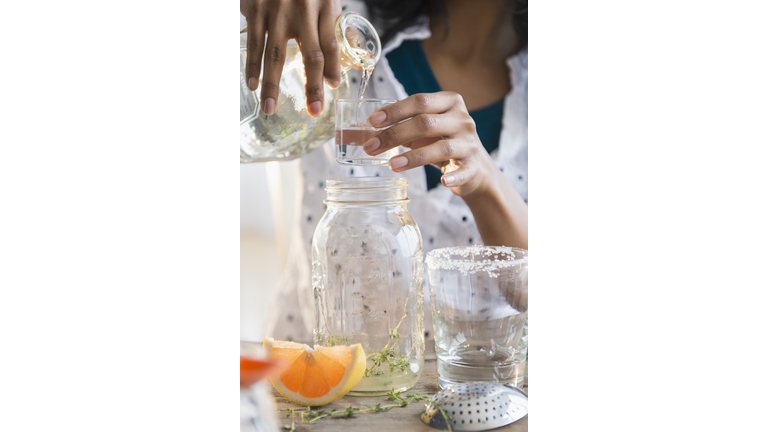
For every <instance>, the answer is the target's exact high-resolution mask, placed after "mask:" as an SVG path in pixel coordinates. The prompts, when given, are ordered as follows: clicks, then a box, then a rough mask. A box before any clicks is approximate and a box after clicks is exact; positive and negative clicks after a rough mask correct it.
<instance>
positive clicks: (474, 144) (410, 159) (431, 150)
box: [363, 92, 498, 199]
mask: <svg viewBox="0 0 768 432" xmlns="http://www.w3.org/2000/svg"><path fill="white" fill-rule="evenodd" d="M368 122H369V123H370V124H371V125H372V126H374V127H387V126H390V125H392V126H391V127H389V128H388V129H385V130H383V131H381V132H379V133H378V134H376V136H374V137H373V138H371V139H370V140H368V142H366V143H365V144H364V146H363V150H365V152H366V153H368V154H369V155H372V156H375V155H378V154H381V153H383V152H385V151H387V150H389V149H392V148H396V147H397V146H403V147H406V148H409V149H410V151H409V152H406V153H403V154H401V155H399V156H395V157H393V158H392V159H390V160H389V167H390V169H391V170H392V171H394V172H402V171H406V170H409V169H412V168H416V167H420V166H423V165H427V164H432V165H434V166H436V167H437V168H439V169H440V170H441V171H442V172H443V177H442V179H441V181H442V183H443V186H445V187H448V188H450V189H451V191H453V193H455V194H456V195H459V196H461V197H462V198H464V199H467V198H470V197H473V196H476V195H482V194H483V193H485V192H486V191H487V189H488V187H489V183H490V182H491V181H492V179H493V178H494V177H493V176H494V174H495V171H497V170H498V168H497V167H496V165H495V164H494V163H493V160H492V159H491V157H490V155H489V154H488V152H487V151H486V150H485V148H484V147H483V144H482V143H481V142H480V138H479V137H478V136H477V132H476V130H475V122H474V120H472V117H470V116H469V113H468V112H467V108H466V106H465V105H464V99H463V98H462V97H461V96H460V95H459V94H457V93H453V92H438V93H420V94H415V95H413V96H411V97H409V98H407V99H403V100H401V101H399V102H396V103H393V104H390V105H387V106H385V107H383V108H381V109H379V110H378V111H376V112H375V113H373V114H372V115H371V116H370V117H368ZM400 122H402V123H400Z"/></svg>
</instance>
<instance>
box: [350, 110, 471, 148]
mask: <svg viewBox="0 0 768 432" xmlns="http://www.w3.org/2000/svg"><path fill="white" fill-rule="evenodd" d="M451 120H452V117H451V116H448V115H439V114H418V115H416V116H415V117H413V118H411V119H410V120H406V121H404V122H402V123H399V124H396V125H394V126H392V127H390V128H387V129H384V130H383V131H381V132H379V133H377V134H376V135H375V136H373V137H372V138H371V139H370V140H368V142H366V143H365V144H363V150H365V152H366V153H368V154H369V155H377V154H380V153H383V152H385V151H387V150H389V149H393V148H395V147H397V146H401V145H404V144H406V143H408V142H410V141H413V140H416V139H419V138H428V137H441V136H446V135H453V134H454V133H455V132H457V128H456V122H453V121H451Z"/></svg>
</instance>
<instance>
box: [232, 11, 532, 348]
mask: <svg viewBox="0 0 768 432" xmlns="http://www.w3.org/2000/svg"><path fill="white" fill-rule="evenodd" d="M240 9H241V13H242V14H243V15H244V16H245V18H246V20H247V23H248V37H249V40H248V59H249V63H248V66H247V69H246V79H247V82H248V84H249V87H251V89H255V88H256V84H257V82H258V78H259V77H258V73H259V70H260V67H261V60H262V53H264V56H263V58H264V76H263V78H262V92H261V95H260V97H261V107H262V110H263V111H264V112H265V113H266V114H268V115H269V114H272V113H273V112H274V109H275V107H276V100H277V97H278V86H277V85H278V83H279V80H280V73H281V71H282V67H283V62H284V59H285V46H286V43H287V40H288V39H290V38H295V39H296V40H297V42H298V43H299V45H300V48H301V52H302V56H303V58H304V64H305V68H306V76H307V85H306V96H307V110H308V111H309V113H310V115H314V116H317V115H319V114H320V113H321V112H322V110H323V109H325V108H326V107H324V106H323V82H326V83H327V84H328V85H330V86H332V87H335V86H338V84H339V82H340V77H341V75H340V71H339V62H340V61H339V51H338V46H337V44H336V39H335V36H334V33H333V31H334V28H333V26H334V23H335V21H336V18H337V17H338V16H339V15H340V14H341V13H342V11H355V12H358V13H360V14H362V15H364V16H367V17H368V18H369V19H370V20H371V21H372V22H373V23H374V25H376V26H377V28H378V29H379V34H380V35H382V44H383V46H384V48H383V54H382V57H381V60H380V62H379V64H378V65H377V66H376V69H375V70H374V72H373V77H372V79H371V82H370V84H369V87H368V90H367V92H366V97H372V98H381V99H396V100H399V102H397V103H394V104H391V105H388V106H386V107H384V108H382V109H381V110H379V111H377V112H376V113H374V114H373V115H371V117H369V122H370V123H371V124H373V125H374V126H379V127H384V126H390V125H393V126H392V127H390V128H389V129H387V130H386V131H383V132H382V133H380V134H378V135H377V136H376V137H374V138H372V139H371V140H370V141H368V142H367V143H365V145H364V147H363V148H364V150H365V151H366V152H367V153H368V154H371V155H377V154H380V153H382V152H384V151H386V150H388V149H390V148H394V147H396V146H403V147H406V148H408V149H409V150H410V151H407V152H405V153H403V154H401V155H399V156H395V157H393V158H392V159H391V160H390V161H389V167H388V168H381V167H347V166H342V165H338V164H336V162H335V159H334V156H333V152H332V151H331V149H330V148H327V147H328V146H325V147H323V148H321V149H318V150H316V151H314V152H312V153H310V154H308V155H306V156H304V157H303V158H302V159H301V160H300V164H301V176H302V178H301V179H300V181H299V184H302V185H303V188H302V194H301V199H302V211H303V214H302V216H301V218H300V221H299V222H298V223H299V225H300V226H299V227H296V230H295V231H294V232H295V233H297V235H295V236H294V239H293V240H294V241H293V243H292V245H291V248H290V252H289V255H290V257H289V262H290V263H291V264H290V265H291V266H292V267H291V268H289V269H288V270H289V271H287V272H286V274H285V275H284V277H283V278H282V281H281V285H282V286H281V289H280V293H279V295H278V298H277V300H276V304H275V307H272V308H271V309H270V310H271V312H270V316H269V317H268V319H267V323H266V328H265V333H266V334H267V335H269V336H272V337H275V338H277V339H284V340H296V341H301V342H311V340H312V336H311V335H312V333H311V331H312V322H313V316H314V315H313V314H314V312H313V304H312V301H313V299H312V288H311V276H310V268H311V267H310V265H311V263H310V258H309V257H310V254H309V247H310V245H311V241H312V234H313V233H314V229H315V227H316V225H317V222H318V221H319V219H320V217H321V216H322V215H323V213H324V210H325V208H324V204H323V200H324V198H325V193H324V192H323V190H322V189H323V186H324V182H325V180H326V179H330V178H338V177H345V176H374V175H390V176H391V175H393V172H394V173H396V175H401V176H404V177H406V179H407V180H408V184H409V186H408V194H409V197H410V198H411V203H410V204H409V207H408V208H409V211H410V213H411V214H412V216H413V218H414V220H415V221H416V222H417V223H418V224H419V228H420V229H421V233H422V237H423V243H424V252H425V253H426V252H428V251H430V250H432V249H435V248H439V247H446V246H458V245H468V244H480V243H483V244H486V245H505V246H515V247H521V248H525V249H527V248H528V233H527V231H528V208H527V196H528V187H527V186H528V176H527V174H528V168H527V163H528V125H527V123H528V72H527V59H528V54H527V1H513V0H472V1H470V0H434V1H430V0H422V1H418V0H379V1H375V0H369V1H366V2H361V1H348V2H347V1H343V2H339V1H335V0H331V1H301V0H241V4H240ZM265 33H268V34H269V39H268V40H266V41H265V39H266V38H265ZM353 74H354V73H353ZM359 79H360V78H359V74H357V76H354V75H353V78H352V80H353V84H354V83H355V82H356V81H357V80H359ZM406 119H409V120H406ZM404 120H406V121H404ZM401 121H402V123H400V122H401ZM422 167H424V168H422ZM426 298H428V296H427V297H426ZM428 309H429V308H425V330H426V336H427V338H432V333H433V331H432V325H431V314H430V313H429V310H428Z"/></svg>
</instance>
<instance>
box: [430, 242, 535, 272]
mask: <svg viewBox="0 0 768 432" xmlns="http://www.w3.org/2000/svg"><path fill="white" fill-rule="evenodd" d="M524 262H525V263H527V262H528V251H527V250H526V249H520V248H513V247H508V246H482V245H475V246H453V247H447V248H441V249H434V250H432V251H429V252H428V253H427V258H426V260H425V263H426V264H427V265H428V266H429V268H430V269H434V270H458V271H460V272H461V273H462V274H475V273H477V272H479V271H487V272H488V275H489V276H491V277H499V270H501V269H506V268H510V267H512V266H515V265H519V264H522V263H524Z"/></svg>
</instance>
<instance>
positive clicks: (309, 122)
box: [240, 12, 381, 163]
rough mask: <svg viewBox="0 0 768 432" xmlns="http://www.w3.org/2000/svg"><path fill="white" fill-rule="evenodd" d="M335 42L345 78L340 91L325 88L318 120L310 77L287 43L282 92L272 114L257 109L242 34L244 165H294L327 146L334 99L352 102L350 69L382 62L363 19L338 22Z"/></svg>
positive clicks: (293, 46) (372, 32)
mask: <svg viewBox="0 0 768 432" xmlns="http://www.w3.org/2000/svg"><path fill="white" fill-rule="evenodd" d="M335 34H336V40H337V41H338V42H339V47H340V50H341V70H342V79H341V84H340V85H339V87H338V88H336V89H333V88H331V87H330V86H328V85H324V94H325V98H324V107H325V108H324V110H323V113H322V114H320V116H318V117H312V116H310V115H309V113H308V112H307V99H306V95H305V93H304V87H305V85H306V82H307V80H306V76H305V74H304V63H303V61H302V56H301V50H300V49H299V47H298V45H297V44H296V41H295V40H294V39H291V40H289V41H288V47H287V49H286V56H285V65H284V66H283V72H282V75H281V77H280V93H279V96H278V100H277V107H276V110H275V113H274V114H273V115H270V116H268V115H266V114H264V113H263V112H262V111H261V110H260V109H259V95H260V94H261V77H262V76H263V65H264V62H263V61H262V73H260V74H259V77H260V79H259V85H258V87H257V88H256V91H255V92H252V91H250V90H249V89H248V86H247V83H246V78H245V65H246V62H247V52H246V51H247V50H246V47H247V33H246V29H241V30H240V163H250V162H266V161H275V160H276V161H280V160H291V159H295V158H297V157H299V156H302V155H304V154H306V153H309V152H310V151H312V150H314V149H316V148H317V147H319V146H321V145H323V144H324V143H326V142H328V140H330V139H331V138H333V135H334V118H335V107H334V103H333V102H334V101H335V100H336V99H339V98H341V99H347V98H351V97H353V93H354V92H353V90H352V88H351V86H350V80H349V75H348V74H347V73H346V71H348V70H349V69H358V70H370V69H372V68H373V66H374V65H375V64H376V63H377V62H378V61H379V58H380V57H381V42H380V40H379V36H378V34H377V33H376V30H375V29H374V27H373V25H371V23H370V22H368V21H367V20H366V19H365V18H363V17H362V16H360V15H358V14H356V13H354V12H348V13H345V14H342V15H341V16H340V17H339V19H338V20H337V22H336V31H335Z"/></svg>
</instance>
